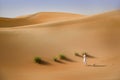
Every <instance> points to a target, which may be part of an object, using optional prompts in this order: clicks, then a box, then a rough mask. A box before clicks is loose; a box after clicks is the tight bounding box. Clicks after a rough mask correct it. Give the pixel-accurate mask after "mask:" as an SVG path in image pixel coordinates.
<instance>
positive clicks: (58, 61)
mask: <svg viewBox="0 0 120 80" xmlns="http://www.w3.org/2000/svg"><path fill="white" fill-rule="evenodd" d="M55 62H57V63H61V64H65V63H64V62H62V61H60V60H55Z"/></svg>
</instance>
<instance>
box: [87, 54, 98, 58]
mask: <svg viewBox="0 0 120 80" xmlns="http://www.w3.org/2000/svg"><path fill="white" fill-rule="evenodd" d="M86 56H87V57H88V58H96V57H95V56H92V55H90V54H86Z"/></svg>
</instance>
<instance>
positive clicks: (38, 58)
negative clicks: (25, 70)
mask: <svg viewBox="0 0 120 80" xmlns="http://www.w3.org/2000/svg"><path fill="white" fill-rule="evenodd" d="M34 61H35V62H36V63H41V62H42V59H41V58H40V57H35V58H34Z"/></svg>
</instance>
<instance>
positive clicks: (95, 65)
mask: <svg viewBox="0 0 120 80" xmlns="http://www.w3.org/2000/svg"><path fill="white" fill-rule="evenodd" d="M87 66H90V67H106V65H100V64H93V65H87Z"/></svg>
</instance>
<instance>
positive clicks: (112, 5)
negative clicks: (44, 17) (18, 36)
mask: <svg viewBox="0 0 120 80" xmlns="http://www.w3.org/2000/svg"><path fill="white" fill-rule="evenodd" d="M115 9H120V0H0V17H15V16H20V15H25V14H31V13H36V12H70V13H78V14H87V15H91V14H97V13H102V12H104V11H110V10H115Z"/></svg>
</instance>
